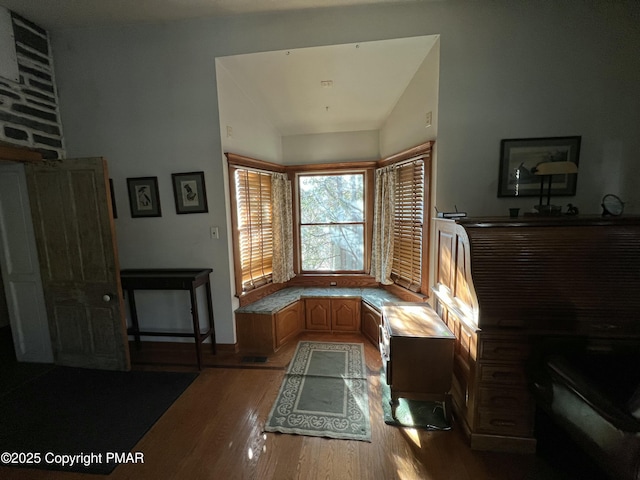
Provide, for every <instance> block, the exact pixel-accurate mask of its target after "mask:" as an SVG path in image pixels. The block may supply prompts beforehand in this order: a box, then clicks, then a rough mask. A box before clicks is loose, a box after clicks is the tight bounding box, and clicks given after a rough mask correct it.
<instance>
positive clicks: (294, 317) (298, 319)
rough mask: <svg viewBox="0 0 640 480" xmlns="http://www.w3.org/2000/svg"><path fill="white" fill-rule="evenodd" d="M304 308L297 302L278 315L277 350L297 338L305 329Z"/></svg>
mask: <svg viewBox="0 0 640 480" xmlns="http://www.w3.org/2000/svg"><path fill="white" fill-rule="evenodd" d="M302 319H303V317H302V308H301V307H300V302H295V303H292V304H291V305H289V306H288V307H286V308H284V309H282V310H280V311H279V312H278V313H277V314H276V318H275V320H276V348H279V347H280V346H281V345H283V344H284V343H286V342H287V340H289V339H291V338H293V337H295V336H296V335H298V333H300V331H301V330H302V329H303V323H302Z"/></svg>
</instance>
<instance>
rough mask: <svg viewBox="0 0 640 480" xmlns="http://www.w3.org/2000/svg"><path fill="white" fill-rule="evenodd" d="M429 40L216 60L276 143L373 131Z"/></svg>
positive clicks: (429, 44) (431, 42) (431, 39)
mask: <svg viewBox="0 0 640 480" xmlns="http://www.w3.org/2000/svg"><path fill="white" fill-rule="evenodd" d="M436 38H437V36H435V35H429V36H422V37H409V38H398V39H392V40H381V41H374V42H361V43H353V44H346V45H332V46H324V47H311V48H302V49H294V50H284V51H278V52H265V53H253V54H247V55H235V56H231V57H222V58H218V60H217V61H218V65H222V66H223V67H224V68H225V69H226V70H227V71H228V72H229V74H230V76H231V77H232V78H233V81H234V82H235V83H236V85H237V86H238V87H239V88H240V89H241V90H242V91H243V92H244V93H245V94H246V95H247V96H249V98H251V100H252V101H253V103H254V104H256V105H258V106H259V107H260V108H261V110H262V111H263V112H264V114H265V116H266V117H267V118H268V119H269V120H270V121H271V123H273V125H274V126H275V127H276V128H277V130H278V131H279V132H280V134H281V135H282V136H287V135H301V134H314V133H329V132H345V131H360V130H378V129H380V128H381V127H382V126H383V124H384V121H385V120H386V119H387V117H388V116H389V114H390V113H391V111H392V109H393V107H394V106H395V105H396V103H397V101H398V99H399V98H400V96H401V95H402V93H403V92H404V90H405V89H406V87H407V85H408V84H409V82H410V81H411V79H412V78H413V76H414V75H415V73H416V71H417V70H418V68H419V67H420V65H421V64H422V62H423V60H424V58H425V57H426V56H427V54H428V53H429V51H430V50H431V47H432V46H433V45H434V43H435V41H436ZM329 82H330V85H327V83H329Z"/></svg>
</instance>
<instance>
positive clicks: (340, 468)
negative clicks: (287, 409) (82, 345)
mask: <svg viewBox="0 0 640 480" xmlns="http://www.w3.org/2000/svg"><path fill="white" fill-rule="evenodd" d="M299 340H319V341H347V342H362V343H364V344H365V354H366V362H367V369H368V376H369V398H370V411H371V427H372V441H371V443H368V442H359V441H346V440H333V439H325V438H319V437H305V436H299V435H286V434H276V433H264V432H263V431H262V428H263V426H264V423H265V421H266V418H267V415H268V414H269V411H270V409H271V406H272V404H273V402H274V400H275V398H276V396H277V394H278V390H279V387H280V383H281V381H282V379H283V375H284V369H285V367H286V365H287V364H288V362H289V360H290V359H291V357H292V354H293V352H294V350H295V345H296V342H293V343H292V344H291V345H287V346H285V347H283V348H282V349H281V351H279V352H278V353H277V354H274V355H272V356H270V357H269V358H268V361H267V362H266V363H264V364H258V363H255V364H254V363H246V362H242V361H241V360H242V359H241V356H240V355H237V354H235V355H234V354H223V353H219V354H218V355H216V356H213V355H211V353H210V352H209V351H207V353H206V355H205V357H206V358H205V365H206V367H205V368H204V369H203V370H202V372H201V373H200V375H199V376H198V378H197V379H196V380H195V381H194V382H193V384H192V385H191V386H190V387H189V388H188V389H187V390H186V391H185V392H184V393H183V395H182V396H181V397H180V398H179V399H178V400H177V401H176V402H175V403H174V404H173V405H172V406H171V407H170V408H169V409H168V410H167V412H166V413H165V414H164V415H163V416H162V417H161V418H160V420H159V421H158V422H157V423H156V424H155V425H154V426H153V427H152V428H151V430H150V431H149V432H148V433H147V434H146V435H145V436H144V437H143V438H142V439H141V440H140V442H139V443H138V444H137V445H136V447H135V448H134V449H133V451H134V452H135V451H137V452H142V453H143V454H144V464H136V465H133V464H123V465H119V466H118V467H116V469H115V470H114V471H113V472H112V474H111V475H109V476H108V477H105V476H89V475H86V474H74V473H61V472H49V471H43V470H25V469H15V468H4V467H0V478H2V479H5V480H17V479H20V480H22V479H33V480H38V479H60V480H67V479H68V480H72V479H84V480H86V479H88V478H95V479H100V478H107V479H109V480H112V479H113V480H116V479H118V480H120V479H131V480H145V479H154V480H155V479H177V480H182V479H189V480H198V479H216V480H217V479H224V480H227V479H251V480H253V479H257V480H262V479H277V480H282V479H305V480H306V479H328V480H332V479H340V480H341V479H376V480H377V479H380V480H391V479H409V480H413V479H433V480H449V479H450V480H467V479H468V480H482V479H492V480H501V479H505V480H507V479H509V480H515V479H568V478H572V477H571V475H567V474H566V473H562V472H558V471H556V470H554V468H555V467H553V466H552V465H550V464H549V463H548V462H547V461H546V460H545V459H543V458H541V457H540V456H539V455H516V454H500V453H487V452H475V451H471V450H470V449H469V447H468V446H467V443H466V441H465V439H464V437H463V435H462V432H461V429H460V427H459V426H458V425H456V424H455V423H454V426H453V429H452V430H451V431H448V432H429V431H424V430H412V429H401V428H397V427H392V426H388V425H386V424H385V423H384V422H383V419H382V406H381V400H380V389H379V377H378V372H379V368H380V358H379V354H378V352H377V350H376V348H375V347H374V346H373V345H372V344H370V343H369V342H368V341H367V340H366V339H365V338H364V337H362V336H360V335H348V334H341V335H328V334H320V335H318V334H305V335H303V336H301V337H300V338H299ZM132 358H133V359H134V361H135V362H136V363H135V364H134V368H136V369H166V370H194V368H193V366H192V365H190V364H193V362H194V354H193V345H186V346H185V349H184V350H181V351H179V352H177V353H175V352H174V353H170V352H164V353H163V352H162V347H161V346H158V345H144V344H143V348H142V349H141V350H140V351H136V350H135V348H132ZM159 358H162V359H163V361H164V362H165V364H162V365H159V364H157V363H156V364H153V363H151V362H153V361H154V359H155V360H156V361H157V360H158V359H159ZM166 362H169V363H171V365H169V364H166ZM122 408H123V409H126V408H127V406H126V405H123V406H122ZM0 414H1V412H0ZM99 434H100V432H96V435H99ZM70 453H75V452H70Z"/></svg>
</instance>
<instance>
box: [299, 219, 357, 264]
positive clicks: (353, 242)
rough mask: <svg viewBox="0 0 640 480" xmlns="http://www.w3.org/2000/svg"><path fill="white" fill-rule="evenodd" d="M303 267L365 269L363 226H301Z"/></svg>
mask: <svg viewBox="0 0 640 480" xmlns="http://www.w3.org/2000/svg"><path fill="white" fill-rule="evenodd" d="M300 236H301V244H302V270H306V271H310V270H324V271H339V270H363V269H364V263H363V254H364V251H363V250H364V226H363V225H307V226H302V227H300Z"/></svg>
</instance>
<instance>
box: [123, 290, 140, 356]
mask: <svg viewBox="0 0 640 480" xmlns="http://www.w3.org/2000/svg"><path fill="white" fill-rule="evenodd" d="M126 292H127V298H128V299H129V310H130V313H131V327H132V329H133V337H134V338H135V341H136V347H137V348H138V349H140V325H139V324H138V311H137V310H136V296H135V294H134V293H133V290H127V291H126Z"/></svg>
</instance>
